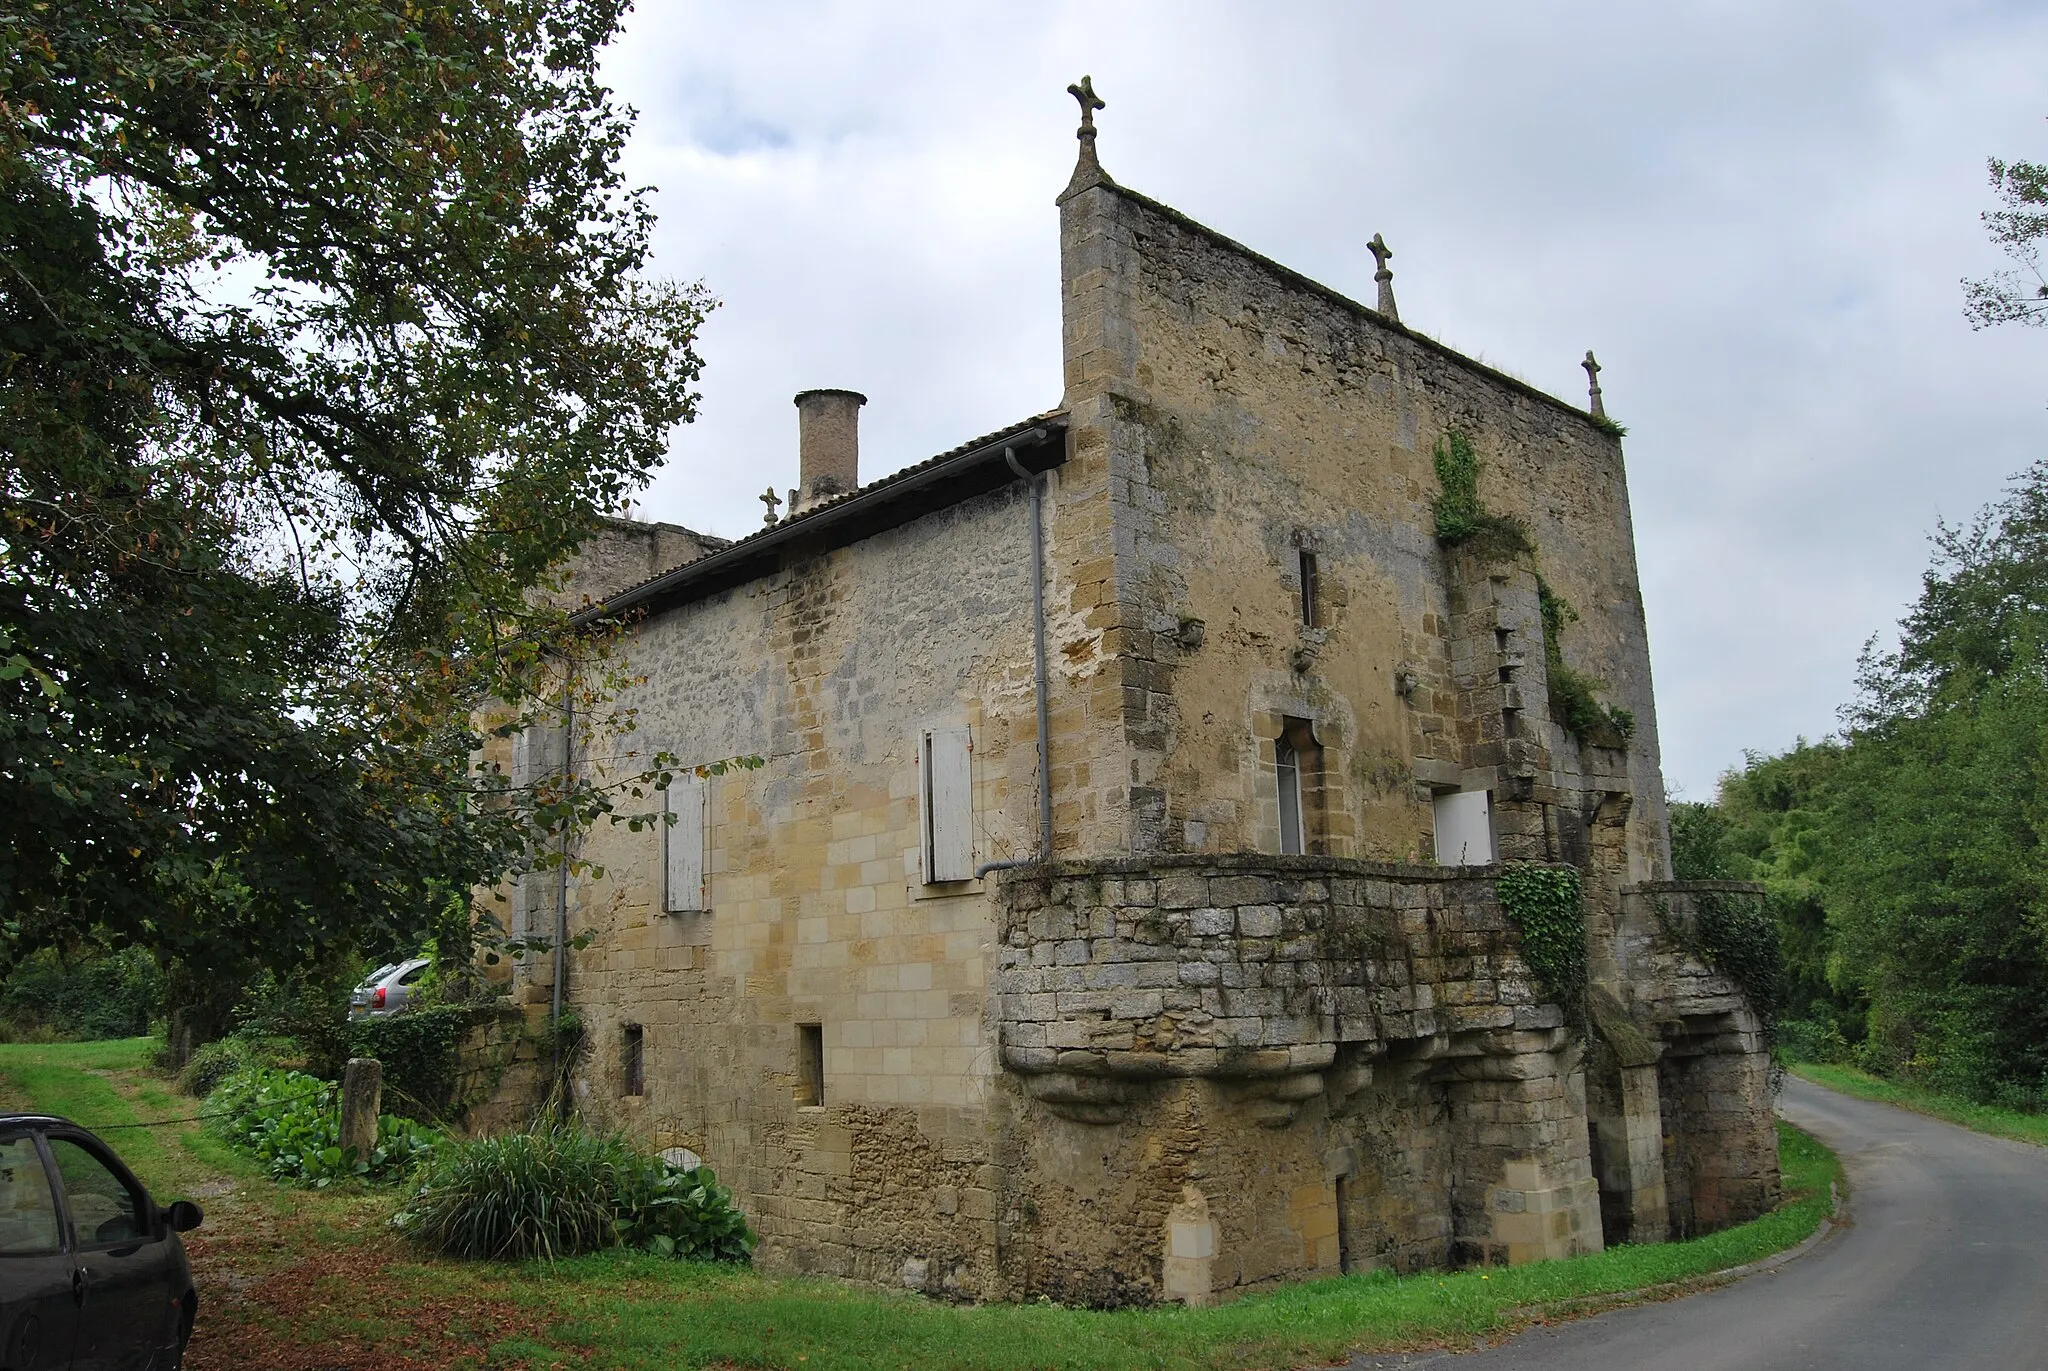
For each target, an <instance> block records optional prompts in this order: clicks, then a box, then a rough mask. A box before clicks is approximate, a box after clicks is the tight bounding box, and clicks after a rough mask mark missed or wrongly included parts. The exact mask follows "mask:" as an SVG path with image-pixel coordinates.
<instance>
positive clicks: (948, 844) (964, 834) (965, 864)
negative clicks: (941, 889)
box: [918, 728, 974, 882]
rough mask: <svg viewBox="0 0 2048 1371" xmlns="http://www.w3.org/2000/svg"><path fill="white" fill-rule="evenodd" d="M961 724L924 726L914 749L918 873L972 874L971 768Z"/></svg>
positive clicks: (929, 876)
mask: <svg viewBox="0 0 2048 1371" xmlns="http://www.w3.org/2000/svg"><path fill="white" fill-rule="evenodd" d="M969 748H970V745H969V742H968V733H967V730H966V729H964V728H928V729H926V730H925V733H924V746H923V748H922V750H921V752H920V755H919V758H918V762H919V770H920V771H921V772H922V773H923V774H922V775H921V776H920V777H919V784H918V793H919V795H920V796H921V797H922V799H923V806H922V807H923V811H924V812H923V815H922V816H921V817H922V819H923V829H924V878H925V880H926V881H927V882H933V881H965V880H969V879H971V878H972V877H973V875H974V772H973V767H972V765H971V764H970V760H969V755H968V754H969Z"/></svg>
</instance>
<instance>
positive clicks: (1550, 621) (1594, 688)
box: [1536, 576, 1636, 747]
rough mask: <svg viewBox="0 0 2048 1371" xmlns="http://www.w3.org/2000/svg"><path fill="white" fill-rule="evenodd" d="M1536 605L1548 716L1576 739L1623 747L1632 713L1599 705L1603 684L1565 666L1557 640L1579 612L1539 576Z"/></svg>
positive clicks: (1631, 726) (1632, 727) (1633, 724)
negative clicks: (1547, 687) (1540, 620)
mask: <svg viewBox="0 0 2048 1371" xmlns="http://www.w3.org/2000/svg"><path fill="white" fill-rule="evenodd" d="M1536 603H1537V605H1538V606H1539V607H1540V609H1541V612H1542V615H1543V674H1544V677H1545V678H1546V680H1547V681H1548V682H1549V685H1550V717H1551V718H1552V719H1554V720H1556V721H1557V722H1558V723H1559V724H1561V725H1562V726H1563V727H1564V730H1565V732H1567V733H1569V734H1571V735H1572V736H1573V737H1575V738H1583V739H1585V740H1586V741H1587V742H1591V743H1597V744H1599V745H1600V746H1603V747H1620V746H1623V745H1625V744H1626V743H1627V742H1628V740H1629V739H1630V738H1631V737H1633V736H1634V735H1635V731H1636V716H1635V714H1634V712H1633V711H1631V710H1626V709H1623V708H1621V707H1620V706H1619V705H1605V704H1602V703H1600V695H1599V692H1600V691H1601V690H1602V689H1604V688H1605V682H1602V681H1600V680H1598V679H1597V678H1595V677H1592V676H1587V675H1584V674H1583V673H1581V672H1577V671H1574V670H1572V669H1571V668H1570V667H1568V666H1566V665H1565V661H1564V649H1563V647H1562V646H1561V644H1560V641H1559V640H1560V638H1561V637H1562V636H1563V633H1564V629H1565V625H1566V624H1570V623H1575V622H1577V620H1578V617H1579V612H1578V611H1577V610H1575V609H1573V608H1572V607H1571V603H1570V601H1568V600H1566V599H1565V598H1564V596H1562V595H1559V594H1558V593H1557V592H1556V591H1554V590H1552V589H1551V588H1550V584H1549V582H1547V581H1545V580H1544V579H1543V578H1542V577H1541V576H1538V577H1537V578H1536Z"/></svg>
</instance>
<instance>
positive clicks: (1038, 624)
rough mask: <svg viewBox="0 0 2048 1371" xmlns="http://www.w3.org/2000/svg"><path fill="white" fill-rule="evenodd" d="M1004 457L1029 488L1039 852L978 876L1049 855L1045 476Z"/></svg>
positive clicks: (991, 866)
mask: <svg viewBox="0 0 2048 1371" xmlns="http://www.w3.org/2000/svg"><path fill="white" fill-rule="evenodd" d="M1003 460H1004V461H1006V462H1008V463H1009V464H1010V470H1012V471H1014V472H1016V473H1017V475H1018V477H1019V478H1020V479H1022V480H1023V481H1024V483H1025V485H1026V487H1027V488H1028V489H1029V490H1030V491H1031V656H1032V663H1031V665H1032V674H1031V680H1032V691H1033V693H1034V694H1035V695H1036V696H1037V698H1038V855H1037V856H1035V857H1015V858H1011V859H1010V860H1008V861H1002V862H983V863H982V864H981V865H980V866H978V867H976V868H975V869H974V878H975V879H976V880H980V879H981V878H982V877H983V876H986V875H988V873H989V872H991V871H1006V870H1008V869H1009V868H1011V867H1017V866H1028V865H1030V864H1031V863H1032V862H1042V861H1047V860H1049V859H1050V858H1051V857H1052V764H1051V760H1050V755H1049V754H1050V749H1051V742H1050V739H1051V733H1052V729H1051V725H1050V723H1049V722H1048V720H1049V716H1050V713H1051V708H1052V706H1051V703H1050V701H1049V700H1048V699H1047V695H1048V694H1049V691H1048V690H1047V686H1046V670H1045V487H1044V477H1042V476H1038V477H1034V476H1033V475H1032V474H1031V473H1030V472H1029V471H1026V470H1025V469H1024V464H1023V463H1022V462H1019V461H1018V460H1017V450H1016V449H1015V448H1004V449H1003Z"/></svg>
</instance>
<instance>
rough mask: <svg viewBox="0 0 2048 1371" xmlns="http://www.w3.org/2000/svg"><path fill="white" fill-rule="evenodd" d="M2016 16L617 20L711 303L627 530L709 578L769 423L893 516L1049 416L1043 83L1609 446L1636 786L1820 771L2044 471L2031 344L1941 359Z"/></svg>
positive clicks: (1141, 11)
mask: <svg viewBox="0 0 2048 1371" xmlns="http://www.w3.org/2000/svg"><path fill="white" fill-rule="evenodd" d="M2044 46H2048V14H2044V13H2043V12H2041V11H2040V10H2039V8H2038V7H2035V6H2024V5H1994V4H1922V5H1905V4H1889V5H1887V4H1870V3H1850V0H1833V2H1832V3H1829V2H1827V0H1822V2H1821V3H1813V4H1807V5H1800V6H1786V5H1783V4H1771V3H1761V2H1759V3H1735V2H1734V0H1721V2H1719V3H1699V4H1693V5H1687V6H1661V5H1660V6H1630V7H1612V8H1602V7H1595V6H1591V5H1574V4H1550V5H1542V6H1532V5H1527V4H1512V3H1504V2H1490V3H1476V4H1465V5H1459V6H1427V7H1423V6H1408V7H1395V6H1391V5H1370V6H1368V5H1360V4H1355V3H1343V2H1336V3H1298V4H1293V5H1288V6H1258V7H1251V6H1242V5H1229V4H1222V3H1171V4H1169V3H1155V4H1136V3H1127V4H1115V5H1108V4H1102V3H1089V4H1080V3H1055V4H1041V5H1034V6H1028V7H1026V6H996V5H989V4H984V5H972V4H930V5H906V4H887V5H883V4H867V5H861V4H851V3H845V4H795V3H763V4H757V5H746V6H738V5H730V4H727V5H708V4H673V3H671V4H659V3H650V4H648V5H647V6H645V7H644V8H642V9H640V10H638V11H636V12H635V14H634V15H633V16H632V18H631V20H630V25H629V30H628V35H627V38H626V40H625V41H624V42H623V43H622V44H620V45H618V47H617V48H616V50H615V51H614V52H613V53H612V54H611V56H610V57H609V59H608V68H607V69H608V72H609V75H610V76H611V78H612V80H613V81H614V83H615V85H616V86H617V87H618V89H619V90H620V92H621V93H622V95H623V96H624V97H625V98H627V99H628V100H630V101H631V102H632V103H633V104H634V105H636V106H637V107H638V108H639V109H640V110H641V111H642V117H641V122H640V126H639V130H638V133H637V135H636V137H635V139H634V142H633V144H632V147H631V149H630V151H629V154H628V157H629V168H630V171H631V172H632V174H633V176H634V177H635V179H636V180H639V181H643V182H650V183H653V184H655V185H657V186H659V187H660V193H659V195H658V197H657V201H656V203H657V207H658V208H659V210H660V212H661V216H662V219H661V225H660V228H659V230H658V232H657V239H656V255H655V267H656V269H657V270H659V271H661V272H663V273H665V274H668V275H673V276H678V277H683V278H688V279H702V280H704V281H705V282H706V284H707V285H709V286H710V288H711V289H712V290H713V291H714V292H715V293H716V294H717V295H719V296H720V297H721V298H722V299H723V300H724V302H725V307H724V308H723V309H721V310H720V311H719V312H718V313H717V314H716V315H715V316H714V317H713V319H712V321H711V323H710V325H709V326H708V327H707V329H706V330H705V334H704V338H703V352H704V355H705V357H706V359H707V362H708V368H707V372H706V376H705V383H704V396H705V404H704V412H703V416H702V418H701V419H700V421H699V422H698V423H696V424H694V425H691V426H689V427H688V428H685V429H683V430H681V431H680V432H679V433H678V435H677V437H676V440H675V443H674V445H673V449H672V453H671V458H670V462H669V464H668V467H667V469H666V470H665V471H664V472H663V473H662V475H661V476H660V477H659V478H658V480H657V481H656V482H655V484H654V486H653V487H652V488H651V489H650V491H649V492H648V493H647V495H646V497H645V500H644V503H645V505H646V507H647V509H648V511H649V512H650V513H651V514H653V515H654V516H656V517H660V518H667V519H675V520H678V521H680V522H683V523H687V524H690V525H692V526H694V527H699V528H704V529H708V530H711V531H714V532H718V533H723V534H727V535H733V534H740V533H744V532H746V531H748V530H749V529H751V528H754V527H758V526H759V522H760V518H761V506H760V505H759V504H758V503H756V502H755V500H754V497H755V496H756V495H758V494H759V492H760V490H761V488H762V487H764V486H766V485H769V484H773V485H775V486H777V487H778V488H786V487H788V486H790V485H793V484H794V483H795V465H796V441H795V439H796V421H795V411H794V409H793V407H792V406H791V405H790V397H791V396H792V395H793V394H794V393H795V392H796V391H798V390H800V389H803V388H805V387H808V386H818V385H828V386H848V387H852V388H854V389H858V390H861V391H863V392H865V393H866V394H867V395H868V396H869V397H870V401H871V403H870V404H869V406H868V409H867V412H866V415H865V417H864V419H863V433H862V449H863V468H864V473H865V474H867V475H870V476H875V475H880V474H883V473H884V472H886V471H888V470H892V469H894V468H896V467H899V466H902V465H905V464H908V463H910V462H914V461H919V460H922V459H923V458H925V457H927V456H930V455H931V454H933V453H935V452H938V451H941V450H943V449H945V448H948V447H950V446H952V445H954V444H955V443H957V442H959V441H961V440H963V439H965V438H967V437H971V436H972V435H974V434H977V433H982V432H985V431H987V430H989V429H992V428H995V427H998V426H1000V425H1002V424H1005V423H1008V422H1010V421H1012V420H1014V419H1017V418H1021V417H1023V416H1024V415H1026V414H1029V413H1032V412H1035V411H1037V410H1040V409H1044V408H1046V407H1048V406H1051V405H1053V404H1055V403H1057V402H1058V399H1059V390H1060V377H1059V296H1058V261H1057V250H1058V245H1057V236H1056V230H1057V221H1056V218H1055V214H1054V210H1053V206H1052V197H1053V196H1054V195H1055V194H1056V193H1057V192H1058V190H1059V188H1060V187H1061V186H1062V185H1064V184H1065V181H1066V176H1067V172H1068V170H1069V168H1070V167H1071V165H1072V158H1073V151H1074V143H1073V137H1072V132H1073V124H1074V108H1073V104H1072V101H1071V100H1070V99H1069V98H1068V97H1067V96H1066V95H1065V93H1064V91H1065V87H1066V84H1067V82H1069V81H1071V80H1073V79H1075V78H1076V77H1078V76H1079V75H1080V74H1081V73H1082V72H1084V71H1085V72H1089V73H1091V74H1092V75H1093V76H1094V77H1095V80H1096V85H1097V88H1098V89H1099V90H1100V91H1101V92H1102V94H1103V96H1104V97H1105V98H1106V99H1107V100H1108V102H1109V108H1108V109H1107V110H1105V111H1104V112H1103V114H1102V116H1101V124H1102V129H1103V133H1102V142H1101V151H1102V157H1103V160H1104V163H1105V165H1106V166H1107V167H1108V168H1109V170H1110V171H1111V173H1112V174H1113V175H1115V176H1117V177H1118V178H1119V179H1120V180H1122V181H1123V182H1124V183H1125V184H1128V185H1131V186H1133V187H1135V188H1137V189H1139V190H1142V191H1144V192H1146V193H1147V194H1150V195H1153V196H1155V197H1156V198H1159V199H1162V200H1165V201H1167V202H1168V203H1170V204H1172V205H1174V206H1175V207H1177V208H1179V209H1181V210H1183V211H1184V212H1186V213H1188V214H1191V215H1193V216H1194V217H1196V218H1197V219H1200V220H1202V221H1203V222H1205V223H1208V224H1211V225H1213V226H1214V227H1216V228H1217V229H1219V230H1221V231H1222V232H1225V233H1228V234H1230V235H1231V236H1232V237H1235V238H1238V239H1240V240H1241V241H1244V242H1246V243H1249V244H1250V245H1252V246H1253V247H1255V248H1257V249H1258V250H1259V251H1261V252H1264V253H1266V254H1267V255H1269V256H1272V257H1275V258H1277V259H1279V260H1280V261H1283V262H1286V263H1287V264H1289V265H1290V266H1293V267H1295V268H1296V269H1298V270H1301V271H1303V272H1305V273H1307V274H1309V275H1311V276H1314V277H1316V278H1317V279H1320V280H1323V281H1325V282H1327V283H1328V284H1330V285H1331V286H1333V287H1335V288H1337V289H1339V290H1342V291H1345V292H1346V293H1348V294H1351V295H1352V296H1354V298H1368V297H1369V296H1370V294H1371V291H1372V281H1371V274H1372V261H1371V258H1370V257H1369V256H1368V255H1367V253H1366V251H1365V244H1366V242H1367V240H1369V239H1370V238H1371V236H1372V234H1373V233H1374V232H1375V231H1380V232H1384V233H1385V234H1386V237H1387V240H1388V242H1389V243H1390V244H1391V245H1392V246H1393V248H1394V250H1395V253H1396V256H1395V259H1394V267H1395V270H1396V286H1397V289H1398V291H1399V294H1400V300H1401V309H1402V317H1403V319H1404V320H1406V321H1408V322H1409V323H1411V324H1412V325H1413V326H1415V327H1418V328H1422V329H1425V330H1427V331H1429V332H1432V333H1435V334H1437V335H1438V336H1440V337H1442V338H1444V339H1445V340H1446V341H1448V342H1451V343H1452V344H1453V345H1455V346H1458V347H1460V348H1462V349H1464V350H1466V351H1468V352H1471V353H1473V354H1474V355H1477V356H1481V357H1483V358H1485V359H1486V360H1487V361H1489V362H1491V363H1493V364H1495V365H1498V366H1502V367H1504V368H1506V369H1508V370H1511V371H1513V372H1515V373H1516V374H1518V375H1521V376H1524V377H1526V378H1527V379H1529V380H1530V381H1532V382H1534V383H1535V384H1537V385H1540V386H1543V387H1544V388H1546V389H1549V390H1552V391H1554V392H1556V393H1558V394H1561V395H1565V396H1569V397H1577V396H1579V395H1582V394H1583V391H1584V377H1583V374H1582V373H1580V372H1579V370H1578V367H1577V362H1578V359H1579V357H1580V356H1581V355H1582V354H1583V353H1584V351H1585V349H1586V348H1587V347H1588V346H1591V347H1593V348H1595V349H1596V350H1597V351H1598V352H1599V354H1600V357H1601V360H1602V362H1603V364H1605V366H1606V371H1605V372H1604V373H1603V375H1602V378H1601V379H1602V384H1603V385H1604V386H1605V387H1606V391H1607V395H1606V398H1607V402H1608V405H1609V407H1610V408H1611V410H1612V411H1613V412H1614V413H1615V415H1616V416H1617V417H1618V418H1620V419H1621V420H1622V421H1623V422H1625V423H1627V424H1628V425H1629V427H1630V434H1631V436H1630V438H1629V440H1628V443H1627V450H1628V457H1629V463H1630V480H1631V490H1632V497H1633V502H1634V514H1635V522H1636V536H1637V544H1638V552H1639V558H1640V563H1641V568H1642V576H1643V585H1644V595H1645V600H1646V603H1647V606H1648V610H1649V616H1650V631H1651V644H1652V650H1653V653H1654V663H1655V670H1656V675H1657V684H1658V694H1659V723H1660V727H1661V729H1662V734H1663V742H1664V754H1665V763H1666V771H1667V775H1668V776H1669V777H1670V779H1671V780H1672V781H1673V782H1674V783H1676V784H1678V785H1679V786H1681V787H1682V788H1683V790H1684V791H1685V793H1687V794H1690V795H1694V796H1704V795H1706V794H1709V793H1711V791H1712V788H1713V782H1714V778H1715V776H1716V775H1717V774H1718V772H1719V771H1720V770H1721V769H1722V768H1724V767H1726V766H1729V765H1732V764H1736V763H1738V762H1739V761H1740V758H1741V753H1742V750H1743V749H1744V748H1764V749H1775V748H1779V747H1783V746H1785V745H1787V744H1789V743H1790V742H1791V741H1792V739H1793V738H1794V736H1796V735H1798V734H1802V733H1803V734H1807V735H1817V734H1820V733H1823V732H1826V731H1827V730H1828V729H1830V728H1831V727H1833V725H1834V718H1835V714H1834V711H1835V709H1836V707H1837V706H1838V705H1840V704H1841V703H1843V702H1844V701H1845V700H1846V699H1847V698H1848V696H1849V693H1850V690H1851V681H1852V677H1853V671H1854V662H1855V655H1856V652H1857V649H1858V648H1859V647H1860V645H1861V644H1862V642H1863V641H1864V639H1865V638H1866V637H1867V636H1868V635H1869V634H1871V633H1872V632H1875V631H1879V630H1884V629H1887V628H1888V626H1889V625H1890V624H1891V623H1893V622H1894V621H1895V620H1896V619H1897V617H1898V616H1899V614H1900V613H1901V612H1902V611H1903V609H1904V608H1905V605H1906V604H1907V602H1908V601H1909V600H1910V598H1911V597H1912V595H1913V594H1914V593H1915V592H1916V590H1917V585H1918V576H1919V573H1920V571H1921V569H1922V568H1923V567H1924V565H1925V563H1926V550H1927V549H1926V541H1925V537H1926V533H1927V532H1928V531H1929V530H1930V529H1931V528H1932V527H1933V525H1934V523H1935V520H1936V518H1937V517H1941V516H1946V517H1948V518H1950V519H1958V518H1963V517H1966V516H1967V515H1968V514H1969V513H1970V512H1971V511H1972V510H1974V509H1975V508H1976V507H1977V506H1979V505H1981V504H1982V503H1984V502H1985V501H1986V500H1988V499H1990V498H1992V497H1994V496H1995V495H1996V494H1997V493H1998V491H1999V489H2000V488H2001V486H2002V484H2003V482H2004V480H2005V478H2006V477H2007V476H2009V475H2010V474H2011V473H2013V472H2016V471H2018V470H2019V469H2020V468H2021V467H2023V466H2025V465H2026V464H2027V462H2029V461H2030V460H2032V458H2033V457H2034V456H2035V455H2037V454H2038V453H2040V452H2041V450H2042V439H2043V437H2044V431H2048V412H2044V408H2043V406H2044V404H2048V377H2044V374H2043V368H2042V367H2041V365H2040V362H2041V354H2042V345H2043V341H2044V340H2043V339H2042V337H2041V336H2040V335H2038V334H2033V333H2028V332H2023V331H2014V332H2007V333H1996V332H1993V333H1972V332H1971V331H1970V329H1969V327H1968V325H1967V324H1965V323H1964V322H1963V319H1962V315H1961V300H1960V291H1959V289H1958V287H1957V284H1956V283H1957V281H1958V279H1959V278H1961V277H1964V276H1977V275H1983V274H1985V273H1986V272H1988V271H1990V270H1993V269H1995V268H1996V267H1997V266H1998V265H1999V264H2000V259H1999V258H1998V256H1997V254H1996V253H1995V252H1994V251H1993V250H1992V249H1991V248H1990V246H1989V245H1988V244H1987V243H1986V241H1985V240H1984V238H1983V235H1982V231H1981V229H1980V227H1979V225H1978V223H1977V219H1976V215H1977V212H1978V210H1979V209H1981V208H1983V207H1984V206H1985V205H1986V204H1987V203H1988V202H1989V192H1988V189H1987V187H1986V184H1985V177H1984V169H1983V164H1984V159H1985V158H1986V157H1987V156H1989V155H1992V154H1997V155H2000V156H2005V157H2033V158H2036V159H2039V158H2042V157H2043V156H2044V155H2048V126H2044V124H2043V122H2042V116H2043V115H2048V107H2044V106H2043V104H2042V103H2041V102H2040V101H2039V100H2038V99H2037V97H2036V95H2035V92H2036V90H2037V82H2036V80H2035V73H2034V70H2033V68H2034V66H2035V65H2037V64H2036V62H2035V60H2034V59H2035V58H2036V57H2037V55H2038V54H2039V53H2040V52H2041V51H2043V50H2044Z"/></svg>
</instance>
